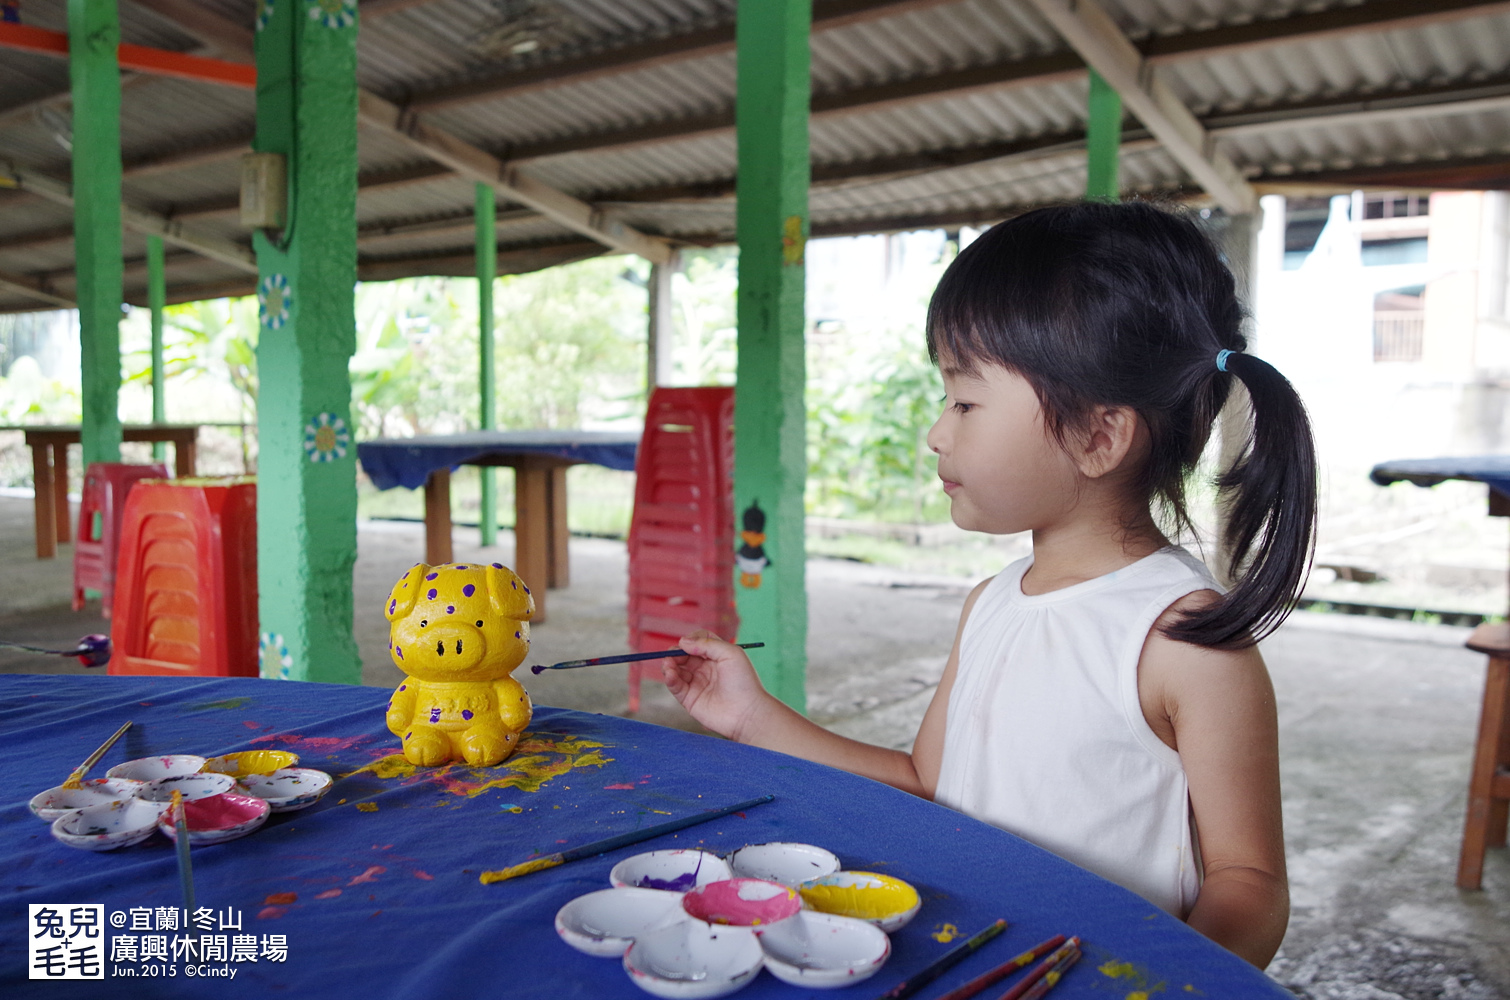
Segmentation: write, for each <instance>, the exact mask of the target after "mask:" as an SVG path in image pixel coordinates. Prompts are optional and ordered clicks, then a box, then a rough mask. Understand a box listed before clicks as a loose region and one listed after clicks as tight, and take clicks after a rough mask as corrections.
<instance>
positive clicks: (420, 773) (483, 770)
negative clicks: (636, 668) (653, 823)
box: [341, 733, 613, 799]
mask: <svg viewBox="0 0 1510 1000" xmlns="http://www.w3.org/2000/svg"><path fill="white" fill-rule="evenodd" d="M605 746H606V744H603V743H598V742H595V741H593V740H584V739H576V738H574V737H571V736H568V735H565V734H559V738H558V737H557V736H556V735H554V734H550V733H526V734H525V736H524V738H523V739H522V740H520V742H519V748H518V750H516V751H515V753H514V756H512V757H510V758H509V759H508V760H506V761H504V762H503V763H502V764H499V765H498V766H497V767H470V766H468V765H465V764H446V765H444V766H442V767H426V768H422V767H417V766H416V765H414V764H411V763H410V762H409V761H408V760H407V759H405V757H404V755H403V754H401V753H399V754H389V755H388V756H386V757H383V758H380V759H378V760H375V761H373V762H372V763H371V764H367V765H366V766H364V767H360V768H358V769H357V770H355V771H351V772H349V773H347V774H343V775H341V777H342V778H349V777H352V776H354V775H358V774H364V773H365V774H371V775H373V776H374V777H377V778H382V779H385V780H391V779H398V781H399V783H400V784H404V785H411V784H416V783H420V782H425V783H429V784H434V785H438V786H440V787H441V788H442V789H443V790H445V791H446V792H449V793H450V794H452V795H458V796H462V797H463V798H468V799H473V798H476V797H477V796H479V795H481V794H482V793H483V792H486V791H487V790H488V789H490V788H517V789H519V790H520V791H522V792H538V791H539V790H540V788H541V786H543V785H544V784H545V783H546V782H548V781H550V780H551V779H552V778H557V777H560V776H561V775H563V774H567V773H569V772H571V771H574V770H576V769H577V768H583V767H602V766H603V765H605V764H608V763H610V762H611V761H612V760H613V758H612V757H604V756H603V755H602V754H601V753H600V752H599V751H600V750H601V749H603V748H604V747H605Z"/></svg>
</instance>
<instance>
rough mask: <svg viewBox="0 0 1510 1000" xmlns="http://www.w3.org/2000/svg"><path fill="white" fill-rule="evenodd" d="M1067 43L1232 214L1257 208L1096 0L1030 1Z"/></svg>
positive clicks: (1192, 118)
mask: <svg viewBox="0 0 1510 1000" xmlns="http://www.w3.org/2000/svg"><path fill="white" fill-rule="evenodd" d="M1030 2H1031V3H1032V4H1033V6H1034V7H1035V8H1037V10H1038V12H1039V13H1040V14H1042V15H1043V16H1044V18H1046V19H1047V20H1048V22H1049V23H1050V24H1052V25H1053V26H1054V29H1055V30H1056V31H1058V32H1059V33H1060V34H1061V35H1063V36H1064V39H1065V41H1067V42H1069V43H1070V46H1071V47H1072V48H1073V49H1074V50H1075V51H1076V52H1078V53H1080V56H1081V58H1083V59H1084V60H1085V61H1086V63H1087V64H1089V65H1090V66H1091V67H1092V68H1093V69H1095V71H1096V72H1097V73H1100V74H1101V76H1102V77H1103V78H1105V80H1106V82H1107V83H1109V84H1111V86H1112V87H1113V89H1115V90H1116V91H1117V93H1119V94H1121V95H1122V101H1123V103H1124V104H1125V105H1126V106H1127V108H1128V110H1129V111H1131V112H1132V113H1133V114H1134V115H1136V116H1137V117H1138V120H1139V121H1141V122H1142V123H1143V124H1144V125H1145V126H1147V128H1148V130H1149V131H1150V132H1152V133H1153V134H1154V137H1155V138H1157V139H1158V140H1159V142H1161V143H1162V144H1163V145H1164V148H1165V149H1166V150H1167V151H1168V152H1169V155H1170V156H1172V157H1174V159H1175V161H1176V162H1177V163H1179V165H1180V166H1182V167H1184V168H1185V170H1186V171H1187V172H1188V173H1189V174H1190V175H1191V176H1192V177H1193V178H1195V180H1196V182H1197V183H1198V184H1200V185H1201V187H1203V188H1205V189H1206V191H1207V193H1209V194H1210V195H1211V196H1212V197H1213V198H1214V199H1216V202H1217V204H1219V205H1221V206H1222V208H1224V209H1226V210H1227V211H1228V212H1230V213H1232V214H1233V215H1243V214H1247V213H1249V212H1252V211H1253V210H1254V209H1255V208H1256V207H1257V206H1258V197H1257V195H1255V194H1254V193H1253V188H1252V187H1250V186H1249V185H1248V182H1247V181H1246V180H1244V179H1243V175H1242V174H1241V173H1240V172H1239V171H1238V169H1237V166H1236V165H1235V164H1233V162H1232V161H1231V160H1230V159H1228V157H1227V154H1225V153H1223V152H1222V151H1221V150H1219V149H1217V148H1216V146H1215V145H1214V144H1213V143H1212V141H1211V137H1210V136H1209V135H1207V134H1206V130H1205V129H1204V128H1203V127H1202V126H1201V123H1200V122H1199V121H1197V120H1196V117H1195V115H1194V114H1192V113H1191V111H1190V109H1189V108H1187V107H1185V105H1184V104H1183V103H1181V101H1180V99H1179V98H1178V97H1176V96H1175V93H1174V91H1173V90H1171V89H1170V88H1169V85H1168V84H1166V83H1165V82H1164V81H1163V80H1161V79H1159V77H1158V76H1157V74H1155V73H1154V71H1153V67H1152V66H1151V65H1150V64H1149V63H1148V62H1147V60H1145V59H1144V58H1143V54H1142V53H1141V52H1139V51H1138V48H1137V46H1135V45H1133V43H1132V42H1131V41H1130V40H1129V39H1128V37H1127V36H1126V35H1124V34H1123V33H1122V29H1121V28H1119V27H1117V24H1116V22H1115V21H1113V20H1112V19H1111V18H1110V17H1109V16H1107V13H1106V12H1105V11H1104V10H1102V9H1101V8H1100V7H1099V6H1097V5H1096V4H1095V2H1094V0H1030Z"/></svg>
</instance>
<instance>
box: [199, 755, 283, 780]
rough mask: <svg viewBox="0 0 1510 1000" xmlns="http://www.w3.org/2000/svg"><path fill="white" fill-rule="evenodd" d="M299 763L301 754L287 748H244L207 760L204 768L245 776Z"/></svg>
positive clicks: (240, 776) (235, 775)
mask: <svg viewBox="0 0 1510 1000" xmlns="http://www.w3.org/2000/svg"><path fill="white" fill-rule="evenodd" d="M298 763H299V755H298V754H296V753H289V752H288V751H287V750H242V751H241V752H239V753H228V754H222V755H221V756H219V757H211V758H210V759H209V760H207V761H205V765H204V767H203V768H202V770H205V771H215V772H218V773H220V774H229V775H230V776H231V777H233V778H244V777H246V776H247V775H251V774H272V773H273V772H274V771H277V770H280V769H282V768H285V767H293V766H295V765H297V764H298Z"/></svg>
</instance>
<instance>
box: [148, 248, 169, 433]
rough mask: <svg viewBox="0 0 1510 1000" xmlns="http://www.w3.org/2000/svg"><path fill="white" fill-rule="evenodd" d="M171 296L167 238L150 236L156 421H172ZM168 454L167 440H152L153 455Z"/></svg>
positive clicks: (149, 264) (153, 410) (150, 286)
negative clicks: (168, 387)
mask: <svg viewBox="0 0 1510 1000" xmlns="http://www.w3.org/2000/svg"><path fill="white" fill-rule="evenodd" d="M167 300H168V287H167V277H166V275H165V274H164V267H163V238H162V237H161V236H148V237H147V308H148V309H149V310H151V313H152V422H153V423H154V424H165V423H167V422H168V402H167V399H166V398H165V397H164V396H163V308H164V306H165V305H166V303H167ZM167 457H168V443H167V442H166V441H154V442H152V459H153V461H157V462H161V461H162V460H163V459H165V458H167Z"/></svg>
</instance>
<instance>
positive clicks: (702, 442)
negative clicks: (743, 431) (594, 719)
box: [629, 386, 739, 712]
mask: <svg viewBox="0 0 1510 1000" xmlns="http://www.w3.org/2000/svg"><path fill="white" fill-rule="evenodd" d="M634 471H635V487H634V514H633V517H632V518H631V520H630V525H629V646H630V648H631V649H633V650H634V651H635V652H649V651H651V650H656V649H670V648H673V647H674V646H676V643H677V640H678V639H680V638H681V637H682V636H684V635H686V634H687V633H688V632H691V631H692V630H693V629H699V628H705V629H709V630H710V631H712V632H715V633H717V634H718V635H720V636H722V637H723V638H725V639H728V640H730V641H732V640H733V639H734V638H735V636H736V635H737V634H738V632H739V615H738V614H737V613H736V612H735V610H734V549H735V545H734V390H733V389H732V388H729V387H725V386H703V387H696V388H676V389H656V390H655V392H653V393H652V394H651V396H650V405H649V406H648V407H647V409H646V414H645V433H644V436H643V437H642V438H641V439H640V447H639V451H638V453H637V455H636V457H635V465H634ZM647 675H648V676H651V677H656V676H658V673H657V672H655V670H654V669H647V668H646V666H645V665H644V664H640V663H632V664H630V665H629V710H630V711H631V712H638V711H639V710H640V681H641V680H642V679H643V677H645V676H647Z"/></svg>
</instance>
